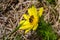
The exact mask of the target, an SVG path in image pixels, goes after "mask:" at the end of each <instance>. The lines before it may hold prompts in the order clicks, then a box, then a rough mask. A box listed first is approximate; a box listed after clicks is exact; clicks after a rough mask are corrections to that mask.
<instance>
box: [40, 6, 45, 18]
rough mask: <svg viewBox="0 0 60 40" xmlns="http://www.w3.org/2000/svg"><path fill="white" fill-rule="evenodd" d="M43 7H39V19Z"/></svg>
mask: <svg viewBox="0 0 60 40" xmlns="http://www.w3.org/2000/svg"><path fill="white" fill-rule="evenodd" d="M43 10H44V9H43V7H41V8H40V9H39V16H40V17H41V16H42V13H43Z"/></svg>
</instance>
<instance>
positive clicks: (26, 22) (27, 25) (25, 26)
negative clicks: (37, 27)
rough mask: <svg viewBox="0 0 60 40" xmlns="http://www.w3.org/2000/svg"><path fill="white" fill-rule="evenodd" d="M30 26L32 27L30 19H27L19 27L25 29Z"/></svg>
mask: <svg viewBox="0 0 60 40" xmlns="http://www.w3.org/2000/svg"><path fill="white" fill-rule="evenodd" d="M28 28H30V24H29V22H28V21H25V23H24V24H23V25H22V26H21V27H20V28H19V29H22V30H25V29H28Z"/></svg>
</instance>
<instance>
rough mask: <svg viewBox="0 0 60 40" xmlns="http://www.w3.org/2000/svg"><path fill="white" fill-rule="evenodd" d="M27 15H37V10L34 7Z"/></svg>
mask: <svg viewBox="0 0 60 40" xmlns="http://www.w3.org/2000/svg"><path fill="white" fill-rule="evenodd" d="M28 13H29V15H30V16H32V15H37V9H36V8H35V7H34V6H32V7H31V8H29V9H28Z"/></svg>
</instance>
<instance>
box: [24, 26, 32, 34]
mask: <svg viewBox="0 0 60 40" xmlns="http://www.w3.org/2000/svg"><path fill="white" fill-rule="evenodd" d="M32 28H33V26H31V27H29V29H27V30H26V31H25V34H26V33H28V32H29V31H30V30H31V29H32Z"/></svg>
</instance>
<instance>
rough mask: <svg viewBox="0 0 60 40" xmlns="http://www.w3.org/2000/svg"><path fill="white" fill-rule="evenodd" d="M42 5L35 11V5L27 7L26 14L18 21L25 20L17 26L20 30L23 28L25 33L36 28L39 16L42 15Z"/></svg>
mask: <svg viewBox="0 0 60 40" xmlns="http://www.w3.org/2000/svg"><path fill="white" fill-rule="evenodd" d="M42 13H43V7H41V8H40V9H39V11H37V9H36V7H35V6H32V7H31V8H29V9H28V15H27V14H23V17H24V18H25V19H24V20H21V21H20V24H21V23H22V22H24V21H25V23H24V24H23V25H22V26H21V27H20V28H19V29H21V30H25V33H27V32H29V31H30V30H36V29H37V27H38V21H39V17H41V16H42Z"/></svg>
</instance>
